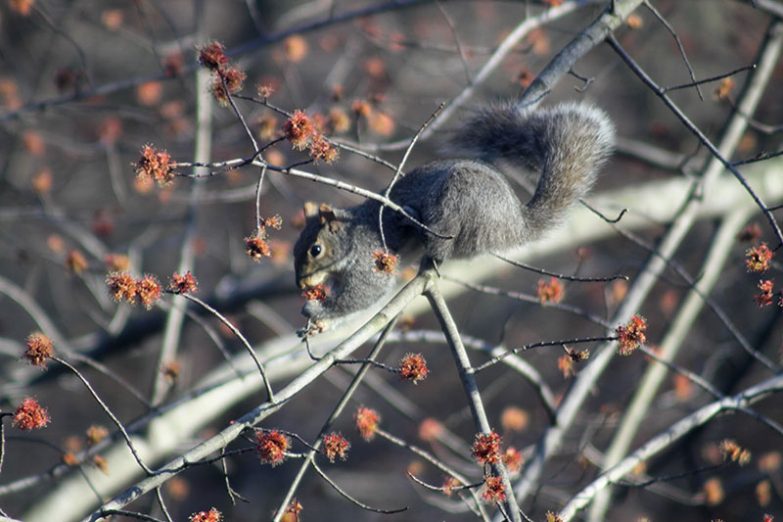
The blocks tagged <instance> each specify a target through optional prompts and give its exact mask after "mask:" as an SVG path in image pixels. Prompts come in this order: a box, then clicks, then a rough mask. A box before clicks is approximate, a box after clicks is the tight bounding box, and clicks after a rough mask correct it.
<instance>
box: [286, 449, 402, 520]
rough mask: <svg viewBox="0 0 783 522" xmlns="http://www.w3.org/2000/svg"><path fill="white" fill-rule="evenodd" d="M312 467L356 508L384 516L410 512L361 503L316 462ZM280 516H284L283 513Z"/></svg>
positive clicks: (312, 463) (313, 462)
mask: <svg viewBox="0 0 783 522" xmlns="http://www.w3.org/2000/svg"><path fill="white" fill-rule="evenodd" d="M311 465H312V466H313V469H314V470H315V472H316V473H318V475H319V476H320V477H321V478H322V479H324V480H325V481H326V483H327V484H329V485H330V486H332V488H333V489H334V490H335V491H336V492H338V493H339V494H340V495H342V496H343V497H344V498H345V499H346V500H348V501H349V502H351V503H352V504H354V505H356V506H359V507H360V508H362V509H364V510H365V511H372V512H373V513H382V514H384V515H391V514H394V513H402V512H403V511H408V506H404V507H401V508H396V509H381V508H376V507H373V506H371V505H369V504H365V503H364V502H361V501H359V500H357V499H355V498H354V497H352V496H351V495H349V494H348V492H347V491H345V490H344V489H343V488H341V487H340V486H338V485H337V483H336V482H335V481H333V480H332V479H330V478H329V476H328V475H327V474H326V473H324V472H323V470H322V469H321V468H320V467H319V466H318V464H317V463H316V462H315V461H312V462H311ZM280 514H282V512H281V513H280Z"/></svg>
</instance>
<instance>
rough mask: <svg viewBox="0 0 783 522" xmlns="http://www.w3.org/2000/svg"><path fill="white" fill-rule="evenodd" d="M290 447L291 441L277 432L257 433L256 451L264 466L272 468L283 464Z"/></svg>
mask: <svg viewBox="0 0 783 522" xmlns="http://www.w3.org/2000/svg"><path fill="white" fill-rule="evenodd" d="M290 447H291V440H290V439H289V438H288V437H286V436H285V435H284V434H282V433H280V432H279V431H277V430H270V431H260V432H258V433H256V451H257V452H258V456H259V457H260V459H261V462H263V463H264V464H270V465H271V466H272V467H275V466H277V465H278V464H281V463H282V462H283V461H284V460H285V453H286V451H288V449H289V448H290Z"/></svg>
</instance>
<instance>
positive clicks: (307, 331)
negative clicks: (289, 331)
mask: <svg viewBox="0 0 783 522" xmlns="http://www.w3.org/2000/svg"><path fill="white" fill-rule="evenodd" d="M330 327H331V323H330V322H329V321H328V320H326V319H316V320H312V319H308V320H307V324H306V325H305V326H304V328H300V329H299V330H297V331H296V335H298V336H299V337H302V338H304V337H312V336H314V335H318V334H319V333H323V332H325V331H326V330H328V329H329V328H330Z"/></svg>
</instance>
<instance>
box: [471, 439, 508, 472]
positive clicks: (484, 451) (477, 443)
mask: <svg viewBox="0 0 783 522" xmlns="http://www.w3.org/2000/svg"><path fill="white" fill-rule="evenodd" d="M502 440H503V439H502V437H501V436H500V435H499V434H498V433H497V432H495V431H491V432H489V433H478V434H476V438H475V439H474V440H473V448H472V449H473V458H474V459H476V462H478V463H479V464H497V463H498V462H499V461H500V443H501V442H502Z"/></svg>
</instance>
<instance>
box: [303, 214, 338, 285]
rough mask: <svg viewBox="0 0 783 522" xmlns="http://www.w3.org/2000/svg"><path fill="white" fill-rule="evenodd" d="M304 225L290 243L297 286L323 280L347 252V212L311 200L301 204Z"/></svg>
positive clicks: (335, 269) (317, 282)
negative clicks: (296, 237)
mask: <svg viewBox="0 0 783 522" xmlns="http://www.w3.org/2000/svg"><path fill="white" fill-rule="evenodd" d="M304 215H305V226H304V229H303V230H302V233H301V234H300V235H299V239H297V240H296V244H295V245H294V268H295V270H296V284H297V286H299V288H301V289H306V288H311V287H314V286H317V285H319V284H321V283H327V282H328V281H327V279H328V277H329V276H330V275H331V274H334V273H336V272H339V270H340V268H341V265H342V262H343V260H345V259H347V255H348V253H349V251H350V241H349V238H348V234H346V231H345V228H346V226H347V223H348V221H349V219H350V215H349V214H348V212H347V211H345V210H342V209H338V208H332V207H330V206H329V205H327V204H325V203H322V204H320V205H317V204H316V203H313V202H312V201H308V202H306V203H305V204H304Z"/></svg>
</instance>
